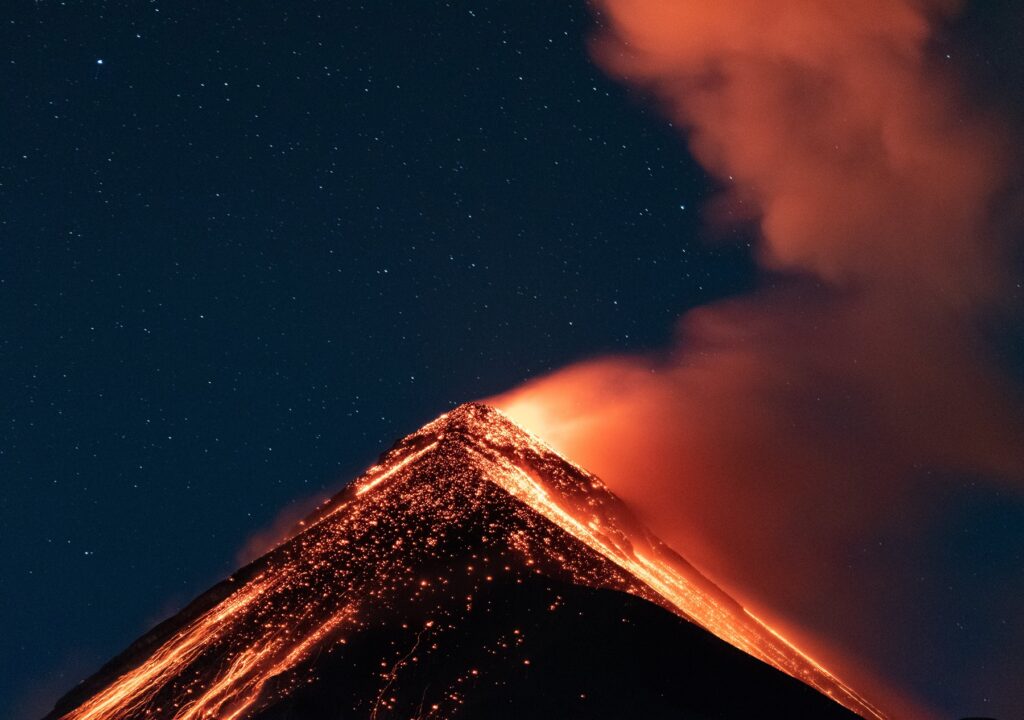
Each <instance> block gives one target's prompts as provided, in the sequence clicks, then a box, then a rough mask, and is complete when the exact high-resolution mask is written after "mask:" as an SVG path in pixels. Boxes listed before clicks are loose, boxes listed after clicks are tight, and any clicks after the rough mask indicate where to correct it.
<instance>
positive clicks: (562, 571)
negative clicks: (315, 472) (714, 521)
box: [47, 404, 884, 720]
mask: <svg viewBox="0 0 1024 720" xmlns="http://www.w3.org/2000/svg"><path fill="white" fill-rule="evenodd" d="M851 711H852V713H855V714H858V715H861V716H864V717H868V718H882V717H884V714H883V713H882V712H881V711H880V710H878V709H877V708H875V707H874V706H872V705H871V704H870V703H869V702H868V701H867V700H865V699H864V698H863V697H861V696H860V695H858V694H857V693H856V692H855V691H854V690H853V689H851V688H850V687H848V686H847V685H845V684H844V683H842V682H841V681H840V680H839V679H837V678H836V677H835V676H833V675H832V674H831V673H829V672H828V671H827V670H826V669H825V668H823V667H821V666H820V665H819V664H818V663H816V662H815V661H813V660H812V659H811V658H809V657H808V656H806V655H805V654H803V653H802V652H801V651H800V650H798V649H797V648H796V647H794V646H793V645H792V644H791V643H789V642H788V641H786V640H785V639H784V638H782V637H781V636H780V635H779V634H777V633H776V632H775V631H773V630H772V629H770V628H769V627H768V626H766V625H765V624H763V623H762V622H761V621H759V620H758V619H757V618H755V617H754V616H753V615H751V614H750V613H749V612H747V611H745V610H744V608H743V607H742V606H741V605H739V604H738V603H737V602H736V601H734V600H733V599H731V598H730V597H729V596H728V595H726V594H725V593H724V592H723V591H722V590H720V589H719V588H718V587H716V586H715V585H714V584H713V583H711V582H710V581H709V580H708V579H707V578H705V577H704V576H702V575H701V574H700V573H699V572H698V571H697V570H696V569H695V568H693V567H692V566H691V565H690V564H689V563H687V562H686V561H685V560H684V559H683V558H682V557H680V556H679V555H677V554H676V553H675V552H673V551H672V550H671V549H669V548H668V547H667V546H665V545H664V544H663V543H662V542H660V541H659V540H658V539H657V538H656V537H654V536H653V535H652V534H651V533H650V532H649V531H648V530H647V529H646V528H644V527H643V525H642V524H641V523H640V522H639V521H638V520H637V519H636V518H635V517H634V516H633V515H632V513H631V512H630V511H629V510H628V508H626V506H625V505H624V504H623V503H621V502H620V501H619V500H618V499H617V498H616V497H615V496H614V495H613V494H612V493H611V492H609V490H608V489H607V488H606V487H605V485H604V484H603V483H602V482H601V481H600V480H599V479H598V478H596V477H594V476H593V475H591V474H589V473H587V472H586V471H585V470H583V469H582V468H579V467H577V466H575V465H573V464H572V463H570V462H568V461H566V460H565V459H563V458H561V457H559V456H558V455H557V454H556V453H555V452H554V451H553V450H551V448H549V447H547V446H546V445H545V444H544V443H543V442H542V441H540V440H539V439H537V438H536V437H533V436H532V435H530V434H529V433H527V432H525V431H524V430H522V429H521V428H519V427H517V426H516V425H515V424H513V423H512V422H511V421H510V420H508V419H507V418H506V417H505V416H504V415H502V414H501V413H500V412H499V411H497V410H494V409H493V408H490V407H488V406H485V405H479V404H467V405H462V406H460V407H459V408H457V409H455V410H454V411H452V412H450V413H448V414H446V415H442V416H441V417H439V418H437V419H436V420H434V421H433V422H431V423H429V424H428V425H426V426H424V427H423V428H422V429H420V430H419V431H417V432H415V433H413V434H412V435H409V436H408V437H406V438H404V439H403V440H401V441H399V442H398V443H397V444H396V445H395V446H394V447H393V448H392V449H391V450H389V451H388V452H386V453H385V454H384V455H383V456H382V457H381V459H380V462H379V463H378V464H377V465H374V466H373V467H371V468H370V469H369V470H367V471H366V473H365V474H363V475H362V476H361V477H360V478H358V479H357V480H356V481H355V482H354V483H352V484H351V485H350V486H348V487H347V488H346V489H345V490H344V491H342V492H341V493H339V494H338V495H337V496H335V497H334V498H332V499H331V500H329V501H328V502H326V503H325V504H324V505H322V506H321V507H320V508H319V509H318V510H317V511H316V512H314V513H313V514H312V515H311V516H310V517H308V518H307V519H306V520H304V521H303V522H301V523H300V524H299V526H298V527H297V528H296V530H295V532H294V534H293V535H292V536H291V537H290V538H289V539H288V540H286V541H284V542H283V543H281V544H280V545H278V546H277V547H276V548H274V549H273V550H271V551H270V552H268V553H267V554H266V555H264V556H263V557H261V558H259V559H258V560H256V561H255V562H253V563H251V564H249V565H247V566H246V567H244V568H242V569H241V570H239V571H238V572H237V573H235V574H234V575H233V576H231V577H230V578H228V579H227V580H225V581H224V582H222V583H220V584H218V585H216V586H215V587H213V588H212V589H210V590H209V591H207V592H206V593H204V594H203V595H201V596H200V597H199V598H197V599H196V600H195V601H193V602H192V603H191V604H190V605H189V606H188V607H186V608H185V609H184V610H182V611H181V612H180V613H178V614H177V615H176V616H174V617H172V618H170V619H169V620H167V621H165V622H163V623H161V624H160V625H158V626H157V627H155V628H154V629H153V630H151V631H150V632H149V633H147V634H146V635H144V636H143V637H142V638H140V639H139V640H138V641H136V642H135V643H134V644H133V645H132V646H131V647H129V648H128V649H127V650H126V651H125V652H123V653H122V654H121V655H120V656H118V657H117V658H115V659H114V660H112V661H111V662H110V663H108V664H107V665H106V666H105V667H104V668H102V669H101V670H100V671H99V672H98V673H96V674H95V675H94V676H92V677H91V678H89V679H87V680H86V681H85V682H83V683H82V684H80V685H79V686H78V687H76V688H75V689H73V690H72V691H71V692H69V693H68V694H67V695H66V696H65V697H64V698H62V699H61V700H60V701H59V702H58V703H57V706H56V707H55V708H54V710H53V712H52V713H51V714H50V715H48V716H47V718H48V720H58V719H60V720H128V719H130V718H131V719H135V718H168V719H173V720H200V719H201V718H218V719H225V720H232V719H235V718H259V719H260V720H270V719H271V718H273V719H275V720H276V719H278V718H281V719H283V718H298V719H300V720H321V719H324V720H326V719H327V718H349V717H352V718H381V719H382V718H411V717H415V718H448V717H467V718H478V717H486V718H502V717H509V718H511V717H553V718H569V717H577V718H578V717H587V718H613V717H615V718H617V717H622V716H623V715H625V714H626V713H634V714H635V713H641V714H643V715H646V716H647V717H664V718H669V717H671V718H681V717H701V718H708V717H752V716H763V715H766V714H771V715H779V716H793V717H821V718H828V717H835V718H844V717H852V714H851Z"/></svg>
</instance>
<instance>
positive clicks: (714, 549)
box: [490, 0, 1024, 714]
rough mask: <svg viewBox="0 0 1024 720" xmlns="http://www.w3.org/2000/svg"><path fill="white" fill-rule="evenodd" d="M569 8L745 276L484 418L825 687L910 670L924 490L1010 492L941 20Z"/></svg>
mask: <svg viewBox="0 0 1024 720" xmlns="http://www.w3.org/2000/svg"><path fill="white" fill-rule="evenodd" d="M595 5H596V10H597V12H598V15H599V17H600V19H601V24H602V26H603V27H604V28H605V29H604V30H603V31H602V32H601V33H600V34H599V35H598V37H596V38H595V40H594V42H593V54H594V57H595V59H596V60H597V62H598V63H599V64H600V65H601V66H602V67H603V68H605V69H606V70H607V71H608V72H609V73H611V74H613V75H614V76H617V77H620V78H622V79H623V80H624V81H626V82H627V83H629V84H631V85H632V86H635V87H636V88H639V89H640V90H642V91H643V92H645V93H648V94H650V96H651V97H653V98H654V99H655V101H656V102H658V103H659V104H660V105H661V106H662V107H663V109H664V112H665V113H666V114H667V115H668V116H670V117H671V119H672V120H673V121H675V122H676V123H678V124H680V125H682V126H683V127H685V128H686V130H687V134H688V138H689V142H690V148H691V151H692V153H693V154H694V156H695V157H696V158H697V159H698V160H699V161H700V162H701V163H702V164H703V165H704V166H705V167H706V168H707V170H708V171H709V172H710V173H711V174H712V175H714V176H715V177H717V178H718V179H719V180H720V181H721V182H722V184H723V185H724V186H725V188H726V189H725V191H724V192H723V195H722V197H720V198H718V199H717V200H716V202H715V203H714V204H713V205H712V206H711V207H710V208H709V209H708V219H709V222H711V223H713V224H720V223H731V222H738V223H755V224H756V225H757V228H758V234H759V238H760V241H759V242H760V244H759V247H758V253H759V254H758V258H759V261H760V263H761V265H762V268H763V270H764V277H765V278H766V282H765V283H763V284H764V286H765V287H764V289H762V290H759V291H757V292H756V293H754V294H752V295H750V296H746V297H740V298H736V299H732V300H729V301H726V302H722V303H719V304H716V305H712V306H708V307H704V308H700V309H697V310H695V311H692V312H690V313H688V314H687V315H686V316H684V317H683V318H682V319H681V320H680V321H679V325H678V333H677V342H676V344H675V346H674V347H673V348H672V349H671V350H670V351H667V352H666V353H665V354H664V355H661V356H658V357H636V356H630V357H611V358H601V359H596V360H593V361H589V362H584V363H582V364H579V365H575V366H572V367H569V368H567V369H564V370H562V371H559V372H556V373H554V374H553V375H551V376H548V377H545V378H542V379H539V380H536V381H533V382H530V383H528V384H526V385H525V386H523V387H521V388H519V389H516V390H514V391H512V392H510V393H508V394H506V395H503V396H501V397H499V398H496V399H492V400H491V401H490V402H492V403H494V404H497V405H498V406H499V407H502V408H503V409H505V410H506V412H508V413H509V414H510V415H511V416H512V417H513V418H514V419H516V420H517V421H519V422H521V423H522V424H523V425H524V426H525V427H528V428H531V429H533V430H535V431H536V432H537V433H538V434H540V435H541V436H543V437H545V439H548V440H549V441H551V442H552V443H553V444H554V445H555V446H556V448H558V449H559V450H561V451H563V452H565V453H566V454H567V455H568V456H569V457H571V458H573V459H574V460H576V461H578V462H580V463H581V464H582V465H584V466H585V467H588V468H590V469H592V470H594V471H595V472H597V473H598V474H599V475H601V476H602V477H604V478H605V479H606V480H607V481H608V482H609V484H610V485H611V486H612V487H613V489H614V490H615V491H616V492H617V493H618V494H620V495H621V496H623V497H624V498H625V499H626V500H627V501H630V502H631V503H632V504H633V506H634V507H636V508H637V509H638V510H639V511H640V512H641V513H642V514H643V515H645V518H646V519H647V520H648V522H649V523H650V524H651V525H652V527H654V529H655V530H656V531H658V532H659V533H660V534H661V535H662V536H663V537H665V538H666V539H668V540H669V541H670V542H671V543H672V544H673V545H674V546H675V547H676V548H677V549H678V550H680V551H681V552H683V553H684V554H685V555H687V556H688V557H689V558H691V559H693V560H695V561H696V562H697V564H698V565H700V566H702V567H704V568H705V569H707V570H708V571H709V572H710V574H711V575H712V577H717V578H718V579H720V580H721V582H722V583H723V585H725V586H726V587H727V588H728V589H732V590H734V591H737V592H739V593H740V594H741V596H743V597H745V598H747V599H748V601H749V602H751V603H752V604H753V606H754V607H755V608H767V609H768V611H769V614H771V615H772V616H774V617H776V618H784V619H785V620H787V621H789V622H790V624H791V625H792V626H795V627H797V628H802V629H803V630H804V631H806V632H809V633H810V634H811V635H813V636H824V637H826V638H827V641H825V642H820V641H819V642H818V643H817V646H818V647H820V648H823V652H824V654H825V655H826V657H828V658H831V659H833V660H834V661H837V662H838V663H839V664H840V666H841V667H840V668H839V669H840V670H841V671H843V670H845V671H846V673H847V676H850V675H851V674H852V675H853V677H852V679H853V680H856V679H857V677H858V676H862V677H864V678H866V679H865V680H864V682H867V683H868V684H872V681H871V680H870V679H867V676H868V675H870V674H871V673H872V672H873V673H874V674H876V675H877V674H880V673H885V674H888V675H890V676H892V675H899V674H900V672H905V673H907V674H910V671H909V670H906V666H907V665H912V664H913V663H914V662H915V660H914V659H913V657H912V656H914V655H919V654H920V653H926V652H929V651H930V650H929V649H928V648H922V647H916V648H908V647H901V646H900V642H901V638H902V640H906V639H907V635H906V634H904V635H902V636H901V635H900V633H901V627H900V626H901V623H902V622H903V619H902V618H900V617H898V616H895V615H894V612H896V613H898V612H901V611H903V610H904V609H906V608H910V607H913V605H914V602H916V601H919V599H915V597H914V591H915V587H914V576H915V572H916V570H915V567H916V566H915V564H916V563H917V562H918V561H920V559H921V558H920V553H921V552H923V550H922V548H921V542H922V541H921V539H920V536H921V533H922V532H924V530H923V529H924V528H928V527H929V526H930V525H931V524H934V523H935V522H938V521H939V515H940V514H941V511H942V508H941V507H940V505H941V500H940V498H942V497H945V495H944V493H943V490H942V489H941V488H942V486H943V483H949V482H953V481H952V480H950V478H964V477H970V478H971V479H972V480H973V481H976V482H989V483H995V484H997V486H999V487H1000V488H1002V489H1005V490H1007V491H1009V492H1015V491H1016V490H1018V489H1020V487H1021V479H1022V477H1024V425H1022V422H1021V413H1020V410H1019V408H1020V407H1021V405H1020V403H1019V390H1018V389H1017V388H1015V387H1013V385H1012V383H1010V382H1008V381H1005V380H1003V379H1001V378H1000V376H999V373H998V372H996V371H995V370H994V368H993V362H992V359H991V358H990V357H989V356H988V350H987V348H986V347H985V345H984V343H983V342H982V339H981V337H980V335H979V333H978V331H977V330H976V324H977V320H978V318H979V316H980V315H982V314H983V313H986V312H988V311H990V310H991V309H992V308H994V307H997V305H998V302H999V298H1000V297H1001V296H1002V295H1003V293H1004V292H1005V290H1006V288H1007V283H1008V282H1009V278H1007V277H1005V275H1004V270H1003V268H1004V267H1005V261H1006V252H1007V247H1006V246H1005V243H1004V242H1002V241H1001V239H1000V233H999V232H997V230H996V229H995V228H996V226H995V224H994V222H993V217H994V213H995V212H996V210H997V209H998V206H999V203H1000V202H1002V201H1003V199H1004V195H1003V194H1004V190H1005V188H1006V185H1007V182H1008V175H1009V171H1010V170H1011V169H1012V165H1011V163H1010V162H1009V161H1008V160H1007V158H1008V156H1009V146H1008V143H1007V142H1006V138H1007V136H1008V133H1006V132H1005V131H1004V128H1003V127H1002V126H1001V125H1000V124H999V123H998V122H997V121H996V120H995V119H993V118H992V117H988V116H986V115H985V114H983V113H981V112H979V111H977V110H972V109H971V108H969V107H968V106H967V104H966V103H965V102H964V98H963V97H961V96H959V95H958V94H957V92H956V90H955V82H954V81H953V80H954V78H953V77H952V73H951V71H949V70H948V69H946V68H944V67H943V65H942V62H941V61H942V59H943V58H941V57H939V58H936V57H933V56H932V55H931V54H929V52H928V51H929V43H930V41H931V39H932V37H933V32H934V28H935V27H936V26H937V25H939V24H941V22H942V21H943V20H944V19H947V18H948V17H950V16H952V15H953V14H954V13H955V11H956V10H957V6H958V3H956V2H949V1H943V0H935V1H933V2H925V1H924V0H920V1H915V0H858V2H840V1H835V2H833V1H831V0H825V1H822V0H774V1H773V2H764V1H762V0H701V1H696V0H689V1H686V2H684V1H682V0H679V1H677V2H674V1H673V2H670V1H668V0H598V1H597V2H596V3H595ZM769 279H770V280H771V282H768V281H767V280H769ZM879 544H883V545H887V546H888V548H889V550H888V551H887V552H884V553H879V552H878V551H877V548H878V546H879ZM880 555H881V556H882V557H884V558H885V559H884V560H879V559H878V558H879V556H880ZM933 630H935V629H934V628H933ZM797 632H799V631H797ZM939 632H941V630H939ZM813 644H815V643H813V642H812V645H813ZM840 655H842V656H844V657H845V658H848V657H853V656H855V657H858V658H861V662H860V663H854V662H851V661H849V660H847V659H844V657H840ZM1021 660H1022V661H1024V658H1021ZM865 666H866V667H865ZM893 668H898V669H899V671H898V672H894V671H893ZM964 682H967V681H966V680H965V681H964ZM874 687H875V689H876V692H879V693H883V694H887V695H890V696H889V702H890V708H893V709H895V710H896V711H897V712H898V713H903V714H918V713H920V712H922V711H921V710H920V709H919V708H912V707H910V706H907V705H900V702H901V701H900V700H898V699H896V698H895V697H893V696H891V694H889V693H888V692H887V691H885V690H884V689H881V688H879V687H878V686H877V685H874ZM869 689H870V688H869Z"/></svg>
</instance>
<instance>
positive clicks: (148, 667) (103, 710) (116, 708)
mask: <svg viewBox="0 0 1024 720" xmlns="http://www.w3.org/2000/svg"><path fill="white" fill-rule="evenodd" d="M275 582H277V579H276V578H269V577H268V578H261V579H257V580H254V581H252V583H250V584H249V585H247V586H244V587H242V588H241V589H239V590H238V592H236V593H234V594H233V595H231V596H230V597H228V598H227V599H226V600H224V602H222V603H221V604H220V605H218V606H216V607H215V608H213V609H212V610H210V611H209V612H207V613H206V614H205V615H203V616H202V617H200V618H198V619H197V620H195V621H194V622H193V623H192V624H191V625H189V626H187V627H186V628H185V629H184V630H182V631H181V632H179V633H178V634H177V635H176V636H175V637H174V638H172V639H171V640H170V641H168V642H167V643H165V644H164V645H163V646H162V647H160V648H159V649H158V650H157V651H156V652H155V653H154V654H153V655H152V657H150V658H149V659H148V660H147V661H146V662H144V663H143V664H141V665H139V666H138V667H136V668H135V669H133V670H131V671H130V672H128V673H126V674H124V675H122V676H121V677H120V678H118V679H117V681H116V682H114V683H113V684H111V685H110V686H109V687H107V688H106V689H104V690H102V691H101V692H99V693H98V694H96V695H95V696H93V697H92V698H91V699H90V700H88V701H87V702H85V703H83V704H82V705H80V706H79V707H77V708H76V709H75V710H73V711H72V712H70V713H68V714H67V715H66V716H65V718H66V719H67V720H104V719H106V718H111V717H125V716H128V715H131V714H132V713H134V712H136V711H143V710H144V709H145V706H146V704H147V702H148V701H149V700H150V698H152V696H153V695H154V694H155V693H156V692H157V691H158V690H159V689H160V688H161V687H163V685H164V684H165V683H166V682H167V681H168V680H169V679H170V678H171V677H173V676H174V675H175V674H176V673H178V672H179V671H180V670H181V669H182V668H184V667H187V666H188V665H189V663H191V662H192V661H193V660H195V658H197V657H198V656H199V655H200V654H201V653H202V652H203V651H204V650H205V649H206V648H207V647H209V646H210V645H211V644H213V642H214V641H215V640H216V639H217V638H218V637H219V636H220V634H221V633H223V632H224V630H225V628H226V627H227V626H226V624H225V623H226V621H228V619H229V618H230V617H231V616H232V615H234V614H235V613H236V612H238V611H239V610H240V609H242V608H243V607H245V606H247V605H248V604H249V603H251V602H252V601H253V600H255V599H256V598H258V597H259V596H260V595H261V594H262V593H264V592H266V591H267V590H268V589H269V588H270V587H271V586H272V585H274V584H275Z"/></svg>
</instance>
